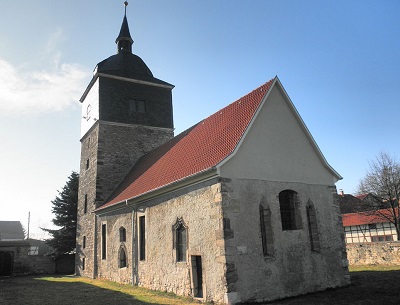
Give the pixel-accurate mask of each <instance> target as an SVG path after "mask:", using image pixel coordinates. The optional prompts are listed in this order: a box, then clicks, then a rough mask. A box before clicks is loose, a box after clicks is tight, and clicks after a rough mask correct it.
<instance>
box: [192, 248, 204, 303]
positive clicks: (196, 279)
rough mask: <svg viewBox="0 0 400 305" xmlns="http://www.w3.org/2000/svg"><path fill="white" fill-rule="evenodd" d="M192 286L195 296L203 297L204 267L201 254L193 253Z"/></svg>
mask: <svg viewBox="0 0 400 305" xmlns="http://www.w3.org/2000/svg"><path fill="white" fill-rule="evenodd" d="M191 263H192V287H193V296H194V297H195V298H202V297H203V267H202V263H201V256H199V255H192V257H191Z"/></svg>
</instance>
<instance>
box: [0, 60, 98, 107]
mask: <svg viewBox="0 0 400 305" xmlns="http://www.w3.org/2000/svg"><path fill="white" fill-rule="evenodd" d="M90 74H91V73H90V71H89V70H88V69H85V68H83V67H80V66H79V65H75V64H65V63H64V64H61V65H60V66H59V67H56V68H55V69H52V70H51V71H46V70H43V71H31V72H24V71H23V70H22V69H18V68H17V67H14V66H13V65H12V64H10V63H8V62H7V61H5V60H3V59H1V58H0V111H1V112H2V113H3V114H11V115H18V114H27V113H30V114H31V113H43V112H53V111H60V110H63V109H65V108H67V107H69V106H71V105H73V104H76V105H77V104H78V103H77V101H78V100H79V98H80V97H81V95H82V93H83V90H84V88H85V86H86V85H87V83H88V80H89V79H90Z"/></svg>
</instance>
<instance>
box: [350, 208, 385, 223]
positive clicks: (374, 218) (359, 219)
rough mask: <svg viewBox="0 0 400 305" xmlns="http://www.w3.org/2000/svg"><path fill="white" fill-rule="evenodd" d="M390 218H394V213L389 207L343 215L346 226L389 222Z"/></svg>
mask: <svg viewBox="0 0 400 305" xmlns="http://www.w3.org/2000/svg"><path fill="white" fill-rule="evenodd" d="M385 216H386V217H385ZM388 218H389V219H390V218H392V214H391V212H390V211H389V210H387V209H382V210H377V211H370V212H360V213H349V214H343V215H342V220H343V226H345V227H349V226H358V225H365V224H369V223H380V222H388Z"/></svg>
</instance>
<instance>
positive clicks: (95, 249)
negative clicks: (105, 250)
mask: <svg viewBox="0 0 400 305" xmlns="http://www.w3.org/2000/svg"><path fill="white" fill-rule="evenodd" d="M94 228H95V229H94V234H93V235H94V236H93V240H94V242H93V278H94V279H95V278H97V275H98V274H97V273H98V268H99V267H98V265H97V215H96V214H94Z"/></svg>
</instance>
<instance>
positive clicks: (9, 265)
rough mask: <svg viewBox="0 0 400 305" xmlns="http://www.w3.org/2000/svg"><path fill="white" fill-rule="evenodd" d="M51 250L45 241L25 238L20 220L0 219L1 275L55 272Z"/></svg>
mask: <svg viewBox="0 0 400 305" xmlns="http://www.w3.org/2000/svg"><path fill="white" fill-rule="evenodd" d="M50 251H51V248H50V247H49V246H48V245H47V244H46V243H45V242H44V241H41V240H35V239H24V231H23V228H22V225H21V223H20V222H19V221H0V276H11V275H22V274H37V273H54V271H55V263H54V260H53V259H52V258H51V257H48V256H46V254H47V253H49V252H50Z"/></svg>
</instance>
